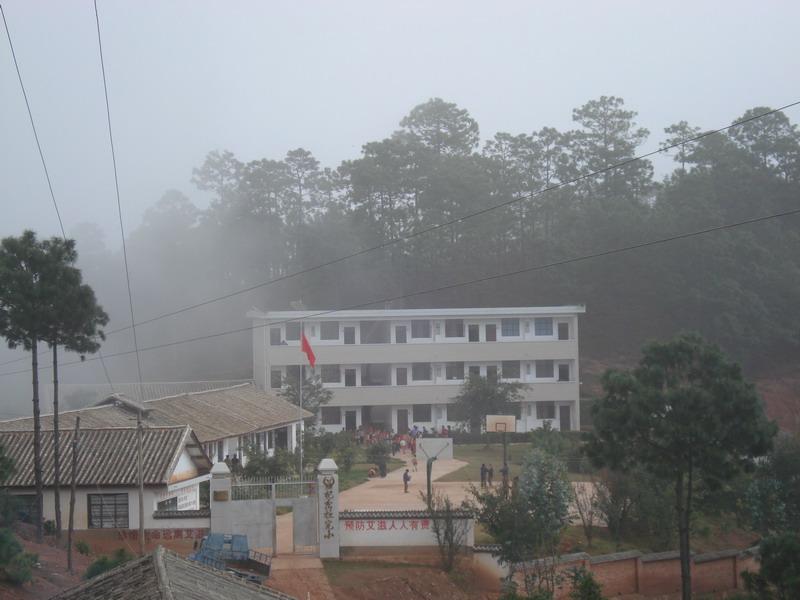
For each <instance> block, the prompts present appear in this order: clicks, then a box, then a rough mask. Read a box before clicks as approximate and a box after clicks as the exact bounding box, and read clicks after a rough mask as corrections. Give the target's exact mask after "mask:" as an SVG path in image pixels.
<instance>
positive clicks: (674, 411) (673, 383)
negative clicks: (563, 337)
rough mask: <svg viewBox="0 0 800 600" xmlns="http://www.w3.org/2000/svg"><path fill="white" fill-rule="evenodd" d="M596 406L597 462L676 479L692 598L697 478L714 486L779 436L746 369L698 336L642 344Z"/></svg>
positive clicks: (592, 450) (591, 445) (686, 589)
mask: <svg viewBox="0 0 800 600" xmlns="http://www.w3.org/2000/svg"><path fill="white" fill-rule="evenodd" d="M603 388H604V390H605V396H604V397H603V398H602V399H600V400H598V401H597V403H596V404H595V405H594V406H593V407H592V417H593V420H594V431H593V432H592V433H590V434H588V435H587V445H586V451H587V453H588V455H589V456H590V458H592V460H593V461H594V462H595V463H596V464H597V465H598V466H610V467H612V468H617V469H622V470H628V469H630V468H632V467H635V466H637V465H639V466H642V467H644V468H645V469H647V470H648V471H649V472H651V473H653V474H654V475H656V476H657V477H659V478H661V479H664V480H666V481H670V482H671V483H672V485H673V486H674V490H675V514H676V518H677V521H678V537H679V540H680V557H681V582H682V587H681V592H682V597H683V599H684V600H689V599H690V598H691V596H692V583H691V572H690V543H689V537H690V534H691V527H690V524H691V516H692V499H693V494H694V492H695V488H696V487H697V485H698V482H703V483H705V484H706V485H708V486H710V487H712V488H715V487H718V486H719V485H720V484H721V483H722V482H724V481H726V480H729V479H730V478H732V477H733V476H734V475H735V474H736V473H737V472H738V471H739V470H740V469H743V468H749V467H751V466H752V464H753V459H754V458H755V457H758V456H762V455H764V454H765V453H766V452H767V451H768V450H769V448H770V443H771V440H772V437H773V436H774V434H775V426H774V424H772V423H770V422H768V421H767V420H766V418H765V416H764V412H763V409H762V406H761V402H760V400H759V398H758V396H757V394H756V392H755V389H754V388H753V386H752V385H751V384H749V383H747V382H746V381H745V380H744V378H743V377H742V373H741V369H740V368H739V366H738V365H737V364H735V363H732V362H730V361H729V360H728V359H727V358H726V357H725V356H724V355H723V354H722V352H721V351H720V350H719V348H718V347H717V346H715V345H713V344H709V343H708V342H706V341H704V340H703V339H702V338H701V337H700V336H698V335H696V334H681V335H679V336H677V337H675V338H674V339H672V340H670V341H667V342H654V343H651V344H649V345H647V346H645V348H644V349H643V356H642V359H641V360H640V362H639V366H638V367H637V368H636V369H634V370H632V371H616V370H609V371H606V373H605V375H604V376H603Z"/></svg>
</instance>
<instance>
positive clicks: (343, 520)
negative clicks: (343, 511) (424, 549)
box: [339, 515, 475, 548]
mask: <svg viewBox="0 0 800 600" xmlns="http://www.w3.org/2000/svg"><path fill="white" fill-rule="evenodd" d="M464 520H465V521H466V526H467V535H466V539H465V545H466V546H467V547H472V546H474V545H475V527H474V521H473V520H472V519H464ZM339 532H340V536H341V538H340V539H341V543H340V546H341V547H343V548H344V547H348V546H349V547H353V546H360V547H394V546H436V545H437V542H436V536H435V535H434V533H433V529H432V528H431V520H430V519H429V518H427V517H425V518H416V519H411V518H409V519H404V518H375V519H364V518H359V519H350V518H347V516H346V515H340V516H339Z"/></svg>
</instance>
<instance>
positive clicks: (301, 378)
mask: <svg viewBox="0 0 800 600" xmlns="http://www.w3.org/2000/svg"><path fill="white" fill-rule="evenodd" d="M305 333H306V327H305V324H304V323H303V321H300V344H301V345H302V343H303V341H302V340H303V336H304V335H305ZM303 367H305V365H304V364H302V363H301V364H300V481H302V480H303V434H304V430H305V426H304V424H303Z"/></svg>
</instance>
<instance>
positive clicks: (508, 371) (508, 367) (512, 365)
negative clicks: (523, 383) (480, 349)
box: [501, 360, 520, 379]
mask: <svg viewBox="0 0 800 600" xmlns="http://www.w3.org/2000/svg"><path fill="white" fill-rule="evenodd" d="M501 372H502V377H503V379H519V375H520V372H519V361H518V360H504V361H503V366H502V371H501Z"/></svg>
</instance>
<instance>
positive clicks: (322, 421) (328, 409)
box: [319, 406, 342, 425]
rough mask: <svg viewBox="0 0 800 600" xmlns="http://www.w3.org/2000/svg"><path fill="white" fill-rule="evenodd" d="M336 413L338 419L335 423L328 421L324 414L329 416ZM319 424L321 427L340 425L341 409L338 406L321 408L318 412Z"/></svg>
mask: <svg viewBox="0 0 800 600" xmlns="http://www.w3.org/2000/svg"><path fill="white" fill-rule="evenodd" d="M333 411H336V415H337V417H338V419H337V420H336V421H333V420H329V419H328V418H327V416H326V413H328V414H331V413H332V412H333ZM319 422H320V424H321V425H341V424H342V408H341V407H340V406H321V407H320V412H319Z"/></svg>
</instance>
